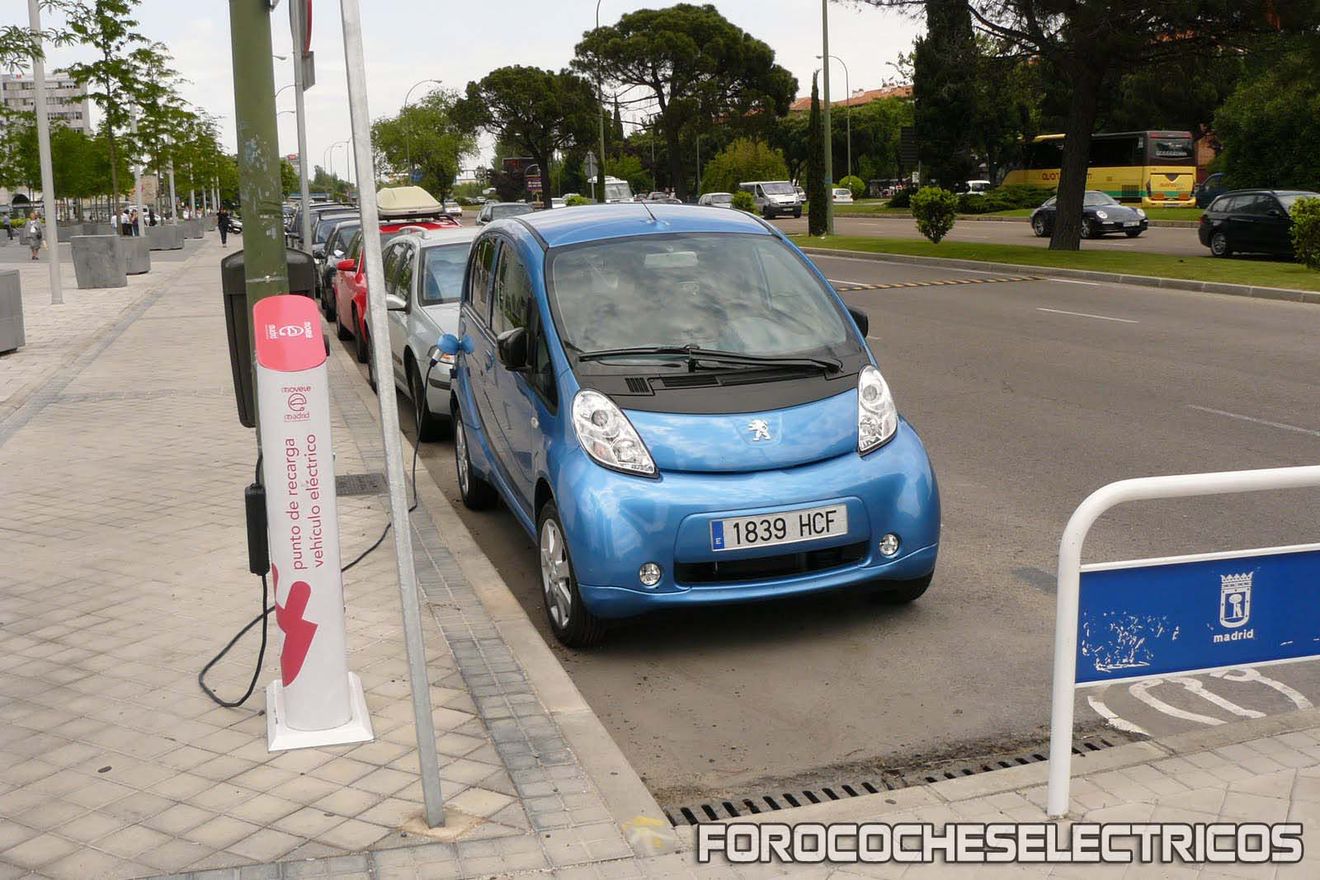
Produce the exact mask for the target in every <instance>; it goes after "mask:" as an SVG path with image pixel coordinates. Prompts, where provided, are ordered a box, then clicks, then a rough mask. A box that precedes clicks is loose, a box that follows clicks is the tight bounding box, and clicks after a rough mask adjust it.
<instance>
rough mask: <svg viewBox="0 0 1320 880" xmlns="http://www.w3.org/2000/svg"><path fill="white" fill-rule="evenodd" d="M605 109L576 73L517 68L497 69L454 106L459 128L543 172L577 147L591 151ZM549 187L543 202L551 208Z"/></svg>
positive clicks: (590, 86) (545, 191)
mask: <svg viewBox="0 0 1320 880" xmlns="http://www.w3.org/2000/svg"><path fill="white" fill-rule="evenodd" d="M599 113H600V104H599V103H598V102H597V100H596V94H595V88H594V87H593V86H592V85H591V83H589V82H587V80H585V79H583V78H582V77H580V76H578V75H577V74H575V73H573V72H571V71H568V70H564V71H560V72H559V73H555V72H554V71H553V70H542V69H540V68H537V67H522V66H520V65H514V66H511V67H501V68H499V69H497V70H492V71H491V72H490V73H488V74H486V76H485V77H484V78H482V79H481V80H479V81H477V82H470V83H468V85H467V94H466V96H465V97H464V98H463V99H462V100H461V101H459V102H458V103H457V105H456V106H455V107H454V118H455V119H456V120H457V121H458V124H459V125H465V126H468V127H472V128H482V129H485V130H486V131H488V132H490V133H491V134H493V135H494V136H495V137H496V139H497V140H499V141H502V142H504V143H506V144H508V145H511V146H512V147H513V148H514V149H516V150H518V151H519V153H518V154H519V155H523V156H530V157H532V158H533V159H535V160H536V163H537V164H538V165H540V166H541V168H542V170H543V171H544V170H545V169H548V168H550V166H551V161H552V160H553V159H554V157H555V154H556V153H558V152H560V151H562V150H565V149H567V148H568V147H570V146H572V145H580V146H583V147H589V146H590V144H591V142H592V138H593V136H594V135H595V133H596V119H597V115H598V114H599ZM550 189H551V188H550V187H549V186H545V187H544V189H543V192H542V198H543V200H544V203H545V206H546V207H547V208H549V207H550V197H551V193H550Z"/></svg>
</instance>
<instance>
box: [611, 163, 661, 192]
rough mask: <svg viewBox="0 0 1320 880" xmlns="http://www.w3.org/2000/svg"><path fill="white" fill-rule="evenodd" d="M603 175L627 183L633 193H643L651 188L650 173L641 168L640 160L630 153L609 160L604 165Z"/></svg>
mask: <svg viewBox="0 0 1320 880" xmlns="http://www.w3.org/2000/svg"><path fill="white" fill-rule="evenodd" d="M605 174H606V175H607V176H609V177H617V178H619V180H626V181H628V186H629V187H630V188H631V189H632V191H633V192H643V191H645V190H648V189H649V188H650V186H651V172H649V171H647V170H646V168H644V167H643V166H642V160H641V159H640V158H638V157H637V156H634V155H632V154H631V153H623V154H621V155H619V156H617V157H614V158H611V159H610V161H609V162H607V163H606V165H605Z"/></svg>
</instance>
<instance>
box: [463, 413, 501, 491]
mask: <svg viewBox="0 0 1320 880" xmlns="http://www.w3.org/2000/svg"><path fill="white" fill-rule="evenodd" d="M454 468H455V470H456V471H457V473H458V494H459V496H460V497H461V498H462V499H463V506H464V507H466V508H467V509H468V510H486V509H488V508H490V507H492V506H493V505H494V504H495V489H494V487H493V486H491V484H490V483H487V482H486V481H485V480H483V479H482V478H481V477H480V476H478V475H477V472H476V470H475V469H474V468H473V467H472V455H471V452H470V451H469V450H468V441H467V428H466V427H465V426H464V425H463V413H462V412H461V411H459V410H457V409H456V410H454Z"/></svg>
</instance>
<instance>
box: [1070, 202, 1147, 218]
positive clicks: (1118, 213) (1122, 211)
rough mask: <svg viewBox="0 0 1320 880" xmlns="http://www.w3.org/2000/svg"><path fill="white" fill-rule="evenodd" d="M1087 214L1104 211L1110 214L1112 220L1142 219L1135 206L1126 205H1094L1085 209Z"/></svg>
mask: <svg viewBox="0 0 1320 880" xmlns="http://www.w3.org/2000/svg"><path fill="white" fill-rule="evenodd" d="M1084 210H1085V212H1086V213H1087V214H1094V213H1095V212H1096V211H1104V212H1105V213H1106V214H1108V215H1109V219H1110V220H1140V219H1141V215H1140V214H1138V213H1137V211H1136V209H1135V208H1129V207H1128V206H1126V205H1094V206H1090V207H1087V208H1085V209H1084Z"/></svg>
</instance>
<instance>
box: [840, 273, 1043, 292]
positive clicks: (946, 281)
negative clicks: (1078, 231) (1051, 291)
mask: <svg viewBox="0 0 1320 880" xmlns="http://www.w3.org/2000/svg"><path fill="white" fill-rule="evenodd" d="M826 280H827V281H829V282H830V284H832V285H834V289H835V290H837V291H838V292H839V293H856V292H858V291H861V290H898V289H900V288H911V287H948V286H951V285H959V284H1013V283H1020V282H1023V281H1043V280H1045V279H1044V278H1043V277H1041V276H1039V275H1004V276H996V277H994V278H940V279H936V280H933V281H892V282H889V283H888V284H879V283H877V284H868V283H866V282H863V281H835V280H834V279H832V278H829V279H826Z"/></svg>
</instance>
